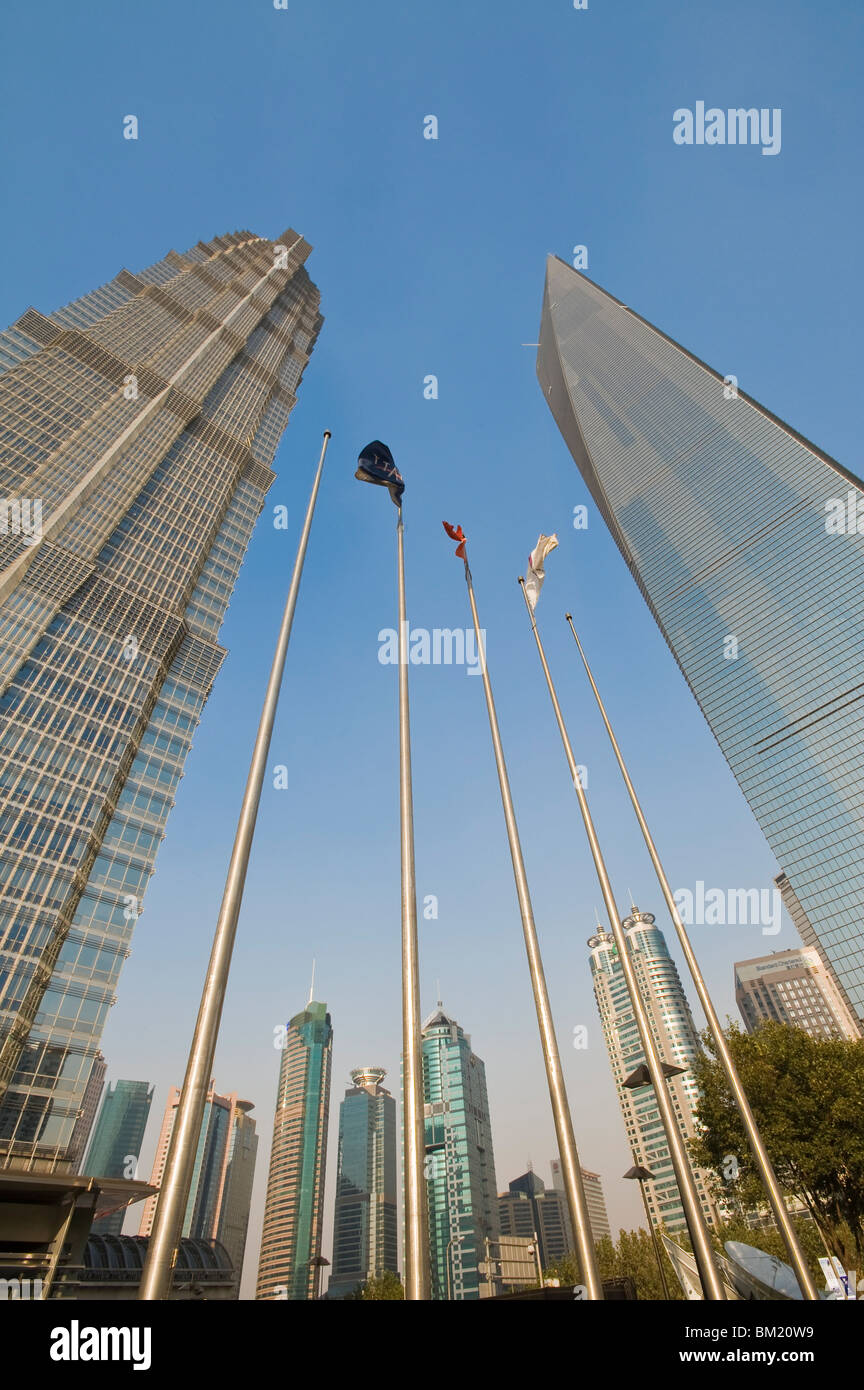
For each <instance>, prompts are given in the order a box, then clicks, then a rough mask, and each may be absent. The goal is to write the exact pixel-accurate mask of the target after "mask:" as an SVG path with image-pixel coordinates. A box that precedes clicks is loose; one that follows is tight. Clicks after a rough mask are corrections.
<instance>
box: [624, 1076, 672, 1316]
mask: <svg viewBox="0 0 864 1390" xmlns="http://www.w3.org/2000/svg"><path fill="white" fill-rule="evenodd" d="M666 1066H667V1063H665V1062H664V1064H663V1067H664V1070H665V1068H666ZM646 1070H647V1068H646ZM674 1070H675V1071H681V1070H682V1068H681V1067H676V1068H675V1069H674ZM634 1075H635V1073H634ZM628 1080H629V1078H628ZM638 1084H639V1083H638V1082H637V1085H638ZM642 1084H644V1083H642ZM624 1085H625V1086H626V1085H627V1082H626V1081H625V1082H624ZM624 1177H625V1178H635V1180H636V1182H638V1184H639V1191H640V1192H641V1193H642V1205H643V1206H644V1208H645V1218H646V1220H647V1222H648V1230H649V1231H650V1232H651V1244H652V1245H653V1246H654V1257H655V1259H656V1260H657V1268H658V1270H659V1271H660V1282H661V1284H662V1285H663V1292H664V1294H665V1295H666V1301H667V1302H668V1301H669V1297H670V1295H669V1285H668V1284H667V1283H666V1273H665V1271H664V1269H663V1261H662V1259H661V1258H660V1243H659V1241H658V1240H657V1232H656V1231H655V1229H654V1222H653V1221H652V1220H651V1213H650V1211H649V1210H648V1201H647V1199H646V1197H645V1184H646V1182H651V1180H652V1178H653V1177H654V1174H653V1173H652V1172H650V1171H649V1170H648V1169H647V1168H641V1167H640V1166H639V1165H638V1164H634V1165H633V1167H632V1168H628V1169H627V1172H626V1173H625V1174H624Z"/></svg>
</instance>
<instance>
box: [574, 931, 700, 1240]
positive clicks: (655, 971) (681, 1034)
mask: <svg viewBox="0 0 864 1390" xmlns="http://www.w3.org/2000/svg"><path fill="white" fill-rule="evenodd" d="M623 926H624V931H625V932H626V940H627V946H628V949H629V951H630V956H631V958H632V961H633V967H634V970H635V972H636V979H637V982H638V985H639V992H640V994H641V996H642V999H643V1001H644V1004H645V1009H646V1012H647V1014H648V1018H649V1021H650V1024H651V1032H652V1034H653V1036H654V1039H655V1041H656V1043H657V1046H658V1049H659V1052H660V1056H661V1058H662V1059H663V1061H664V1062H670V1063H671V1064H672V1065H673V1066H677V1067H684V1068H685V1070H684V1072H683V1074H682V1075H679V1076H673V1077H671V1078H670V1080H669V1081H668V1083H667V1084H668V1086H669V1088H670V1090H671V1092H672V1099H673V1104H674V1108H675V1114H676V1116H677V1119H678V1127H679V1129H680V1131H681V1133H682V1135H683V1136H684V1138H685V1139H689V1138H691V1137H692V1135H693V1134H694V1133H695V1123H694V1118H693V1112H694V1109H695V1106H696V1102H697V1101H698V1098H699V1091H698V1088H697V1086H696V1083H695V1081H694V1079H693V1075H692V1071H691V1070H690V1069H691V1068H692V1066H693V1063H694V1061H695V1060H696V1057H697V1055H698V1052H699V1036H698V1034H697V1032H696V1027H695V1025H694V1023H693V1016H692V1014H691V1013H690V1006H689V1004H688V1003H687V998H686V995H685V994H684V990H683V988H682V986H681V980H680V978H679V975H678V970H677V968H676V966H675V962H674V961H673V960H672V957H671V956H670V955H669V951H668V949H667V946H666V942H665V940H664V938H663V933H662V932H661V931H660V929H659V927H655V925H654V918H653V916H652V915H651V913H650V912H640V911H639V910H638V908H635V907H634V909H633V911H632V913H631V914H630V916H629V917H628V918H626V920H625V921H624V923H623ZM588 945H589V947H590V951H591V975H592V977H593V981H594V995H595V998H596V1000H597V1008H598V1009H599V1011H600V1022H601V1024H602V1026H603V1036H604V1037H605V1039H606V1047H607V1050H608V1052H609V1061H610V1064H611V1066H612V1075H613V1077H614V1078H615V1087H616V1089H617V1091H618V1101H619V1104H620V1106H621V1113H622V1114H623V1116H624V1124H625V1127H626V1130H627V1139H628V1142H629V1144H630V1149H631V1151H632V1153H633V1158H634V1162H635V1163H637V1164H639V1165H640V1166H641V1167H643V1168H647V1169H648V1171H649V1172H650V1173H651V1174H652V1177H653V1181H652V1182H646V1184H645V1196H646V1200H647V1204H648V1211H649V1215H650V1219H651V1221H652V1222H653V1223H654V1225H655V1226H656V1225H665V1226H667V1227H668V1228H669V1230H671V1231H676V1230H681V1229H684V1228H685V1227H686V1220H685V1217H684V1211H683V1208H682V1206H681V1199H680V1196H679V1194H678V1184H677V1182H676V1180H675V1172H674V1169H673V1167H672V1159H671V1158H670V1156H669V1149H668V1146H667V1142H666V1135H665V1133H664V1130H663V1124H662V1122H661V1119H660V1112H659V1111H658V1109H657V1103H656V1100H655V1098H654V1088H653V1086H651V1085H647V1086H640V1087H639V1088H638V1089H637V1090H630V1089H629V1088H628V1087H626V1086H625V1085H624V1081H625V1080H626V1078H627V1077H628V1076H629V1075H630V1073H631V1072H632V1071H634V1070H635V1069H636V1067H638V1066H640V1065H641V1064H642V1063H644V1061H645V1055H644V1053H643V1051H642V1044H641V1041H640V1039H639V1031H638V1029H637V1027H636V1020H635V1018H634V1016H633V1009H632V1007H631V1004H630V997H629V995H628V993H627V986H626V983H625V980H624V972H623V970H622V968H621V963H620V960H619V959H618V950H617V947H616V945H615V938H614V937H613V935H612V933H611V932H597V933H596V934H595V935H594V936H592V937H591V938H590V939H589V942H588ZM694 1171H695V1174H696V1186H697V1190H698V1192H699V1196H700V1199H701V1203H702V1209H703V1211H704V1213H705V1219H706V1220H707V1221H708V1222H709V1223H713V1222H715V1221H716V1220H717V1209H716V1206H715V1203H714V1200H713V1197H712V1195H711V1192H710V1187H709V1183H710V1179H709V1177H708V1175H707V1174H706V1173H704V1172H702V1170H701V1169H698V1168H697V1169H695V1170H694Z"/></svg>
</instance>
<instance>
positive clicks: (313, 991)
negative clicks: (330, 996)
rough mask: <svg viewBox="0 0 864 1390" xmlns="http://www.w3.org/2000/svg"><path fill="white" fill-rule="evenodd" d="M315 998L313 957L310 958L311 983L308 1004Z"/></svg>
mask: <svg viewBox="0 0 864 1390" xmlns="http://www.w3.org/2000/svg"><path fill="white" fill-rule="evenodd" d="M314 998H315V957H314V956H313V957H312V983H311V984H310V986H309V1003H310V1004H311V1003H312V1000H313V999H314Z"/></svg>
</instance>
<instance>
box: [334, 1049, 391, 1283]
mask: <svg viewBox="0 0 864 1390" xmlns="http://www.w3.org/2000/svg"><path fill="white" fill-rule="evenodd" d="M386 1075H387V1073H386V1072H385V1070H384V1068H383V1067H359V1068H358V1069H357V1070H356V1071H352V1073H351V1080H352V1082H353V1083H354V1084H353V1085H352V1086H351V1088H350V1089H349V1090H347V1091H346V1092H345V1097H344V1099H343V1101H342V1103H341V1105H340V1106H339V1160H338V1171H337V1175H336V1212H335V1221H334V1226H333V1267H332V1270H331V1273H330V1284H329V1286H328V1290H327V1292H328V1295H329V1297H330V1298H344V1297H345V1296H346V1295H347V1294H350V1293H353V1291H354V1289H355V1288H356V1287H357V1285H358V1284H362V1283H364V1282H365V1281H366V1280H367V1279H377V1278H380V1277H381V1275H382V1274H384V1272H385V1271H386V1270H392V1271H393V1272H394V1273H396V1272H397V1266H398V1254H397V1246H396V1239H397V1237H396V1233H397V1226H398V1217H397V1203H398V1194H397V1191H396V1102H395V1100H394V1099H393V1097H392V1096H391V1094H390V1092H389V1091H386V1090H385V1089H384V1087H383V1085H382V1084H381V1083H382V1082H383V1080H384V1077H385V1076H386Z"/></svg>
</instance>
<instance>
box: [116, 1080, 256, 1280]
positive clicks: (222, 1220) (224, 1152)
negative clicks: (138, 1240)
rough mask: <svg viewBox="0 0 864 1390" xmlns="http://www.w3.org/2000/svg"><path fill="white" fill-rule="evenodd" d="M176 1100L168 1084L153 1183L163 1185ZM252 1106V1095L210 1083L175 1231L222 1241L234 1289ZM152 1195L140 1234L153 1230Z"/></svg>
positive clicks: (247, 1195) (247, 1189) (248, 1188)
mask: <svg viewBox="0 0 864 1390" xmlns="http://www.w3.org/2000/svg"><path fill="white" fill-rule="evenodd" d="M179 1102H180V1087H179V1086H172V1087H171V1091H170V1093H169V1095H168V1104H167V1105H166V1106H165V1114H164V1116H163V1119H162V1129H161V1131H160V1134H159V1142H158V1144H157V1145H156V1157H155V1158H154V1160H153V1172H152V1173H151V1175H150V1182H151V1183H152V1184H153V1186H154V1187H161V1185H162V1179H163V1177H164V1174H165V1164H166V1161H167V1159H168V1148H169V1146H170V1143H171V1135H172V1134H173V1133H174V1121H175V1120H176V1118H177V1106H178V1104H179ZM252 1109H253V1106H252V1103H251V1101H248V1100H241V1099H240V1098H239V1097H238V1095H237V1094H236V1092H232V1093H231V1094H230V1095H227V1096H220V1095H218V1094H217V1092H216V1090H215V1087H214V1086H213V1084H212V1083H211V1085H210V1090H209V1091H208V1092H207V1100H206V1103H205V1106H204V1118H203V1120H202V1121H201V1129H200V1132H199V1135H198V1147H197V1149H196V1151H195V1166H194V1168H193V1171H192V1186H191V1187H190V1189H189V1200H188V1202H187V1203H186V1213H185V1215H184V1218H183V1226H182V1228H181V1231H180V1234H181V1236H192V1237H195V1238H197V1239H203V1240H218V1241H220V1242H221V1244H222V1245H224V1247H225V1249H226V1250H227V1251H228V1254H229V1255H230V1256H231V1263H232V1265H233V1266H234V1271H235V1273H236V1276H237V1291H238V1292H239V1286H240V1276H241V1274H242V1272H243V1257H244V1254H245V1251H246V1231H247V1228H248V1225H249V1206H250V1203H251V1201H252V1183H253V1180H254V1177H255V1159H256V1157H257V1153H258V1136H257V1134H256V1133H255V1121H254V1120H253V1119H251V1118H250V1115H249V1112H250V1110H252ZM156 1200H157V1199H156V1197H148V1199H147V1201H146V1202H145V1203H144V1211H143V1215H142V1217H141V1225H140V1228H139V1230H138V1234H139V1235H140V1236H149V1235H150V1234H151V1232H152V1230H153V1220H154V1217H155V1215H156Z"/></svg>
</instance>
